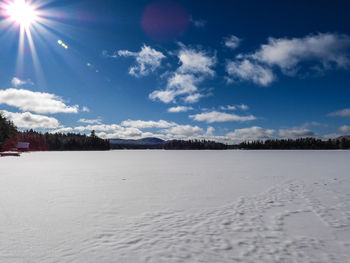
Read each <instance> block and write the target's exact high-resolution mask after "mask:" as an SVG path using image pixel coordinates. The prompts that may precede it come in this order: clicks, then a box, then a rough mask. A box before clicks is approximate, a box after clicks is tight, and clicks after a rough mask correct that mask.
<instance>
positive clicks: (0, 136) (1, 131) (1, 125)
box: [0, 112, 17, 150]
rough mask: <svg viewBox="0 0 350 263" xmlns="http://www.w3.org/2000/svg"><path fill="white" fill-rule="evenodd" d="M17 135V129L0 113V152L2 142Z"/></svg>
mask: <svg viewBox="0 0 350 263" xmlns="http://www.w3.org/2000/svg"><path fill="white" fill-rule="evenodd" d="M16 134H17V128H16V126H15V125H14V124H13V122H12V121H9V120H6V118H5V117H4V116H3V115H2V113H1V112H0V150H1V149H2V145H3V144H4V142H5V141H6V140H7V139H8V138H10V137H11V136H15V135H16Z"/></svg>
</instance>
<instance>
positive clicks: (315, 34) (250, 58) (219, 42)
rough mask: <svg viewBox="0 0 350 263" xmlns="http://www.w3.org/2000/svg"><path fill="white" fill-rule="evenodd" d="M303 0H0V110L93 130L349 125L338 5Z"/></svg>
mask: <svg viewBox="0 0 350 263" xmlns="http://www.w3.org/2000/svg"><path fill="white" fill-rule="evenodd" d="M305 2H306V1H224V0H222V1H188V0H187V1H170V0H162V1H141V0H139V1H116V0H101V1H92V0H84V1H78V0H69V1H66V0H58V1H45V0H40V1H32V2H30V1H24V0H6V1H1V9H2V21H1V23H0V26H1V33H0V43H1V47H2V48H1V51H2V52H0V66H1V69H2V70H1V71H0V110H2V111H3V113H4V114H5V116H6V117H8V118H9V119H12V120H13V121H14V122H15V124H16V125H17V126H18V127H19V128H20V129H29V128H33V129H36V130H40V131H49V132H56V131H60V132H81V133H90V131H91V130H92V129H94V130H96V132H97V134H98V135H99V136H101V137H103V138H134V139H137V138H141V137H148V136H157V137H160V138H164V139H174V138H207V139H213V140H219V141H225V142H229V143H233V142H239V141H242V140H253V139H267V138H298V137H305V136H314V137H319V138H332V137H336V136H340V135H344V134H350V123H349V120H350V102H349V98H350V88H349V84H350V74H349V72H350V71H349V69H350V32H349V31H350V19H349V18H348V17H347V16H348V15H347V10H349V7H350V6H349V5H350V4H348V3H347V1H332V2H331V1H307V2H308V3H305ZM14 3H15V4H18V3H19V4H18V5H14V6H13V4H14ZM23 6H25V8H24V11H23V10H20V11H21V12H22V11H23V12H22V13H20V14H21V16H16V15H17V13H18V7H20V9H21V8H22V7H23ZM9 7H10V8H9ZM13 7H15V8H13ZM11 8H12V9H11ZM26 8H27V9H28V10H29V11H28V10H27V9H26ZM13 10H15V11H13ZM16 10H17V11H16ZM28 12H29V15H28ZM31 12H32V13H31ZM30 15H32V16H30ZM23 17H24V18H28V17H29V18H28V20H30V21H29V22H28V23H27V21H26V20H25V21H24V20H23ZM21 30H22V31H24V33H23V34H22V35H21V33H20V32H21Z"/></svg>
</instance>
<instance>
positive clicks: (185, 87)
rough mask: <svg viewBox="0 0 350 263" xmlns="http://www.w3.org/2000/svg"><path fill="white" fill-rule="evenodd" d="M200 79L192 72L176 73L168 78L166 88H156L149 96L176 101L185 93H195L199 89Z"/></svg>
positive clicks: (164, 100)
mask: <svg viewBox="0 0 350 263" xmlns="http://www.w3.org/2000/svg"><path fill="white" fill-rule="evenodd" d="M199 82H200V79H198V78H196V77H195V76H194V75H191V74H178V73H175V74H174V75H172V76H171V77H170V78H169V79H168V85H167V87H166V89H165V90H155V91H153V92H152V93H151V94H150V95H149V97H150V99H152V100H156V99H159V100H160V101H162V102H164V103H170V102H175V98H176V97H177V96H180V95H185V94H189V95H192V94H195V93H196V92H197V91H198V88H197V84H198V83H199Z"/></svg>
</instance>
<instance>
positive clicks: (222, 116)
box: [190, 111, 256, 123]
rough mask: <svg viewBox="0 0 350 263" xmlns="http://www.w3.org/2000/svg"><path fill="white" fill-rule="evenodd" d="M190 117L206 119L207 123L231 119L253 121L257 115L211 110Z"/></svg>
mask: <svg viewBox="0 0 350 263" xmlns="http://www.w3.org/2000/svg"><path fill="white" fill-rule="evenodd" d="M190 118H192V119H193V120H195V121H204V122H207V123H213V122H231V121H240V122H244V121H252V120H255V119H256V117H255V116H253V115H247V116H239V115H237V114H233V113H225V112H218V111H211V112H204V113H199V114H195V115H190Z"/></svg>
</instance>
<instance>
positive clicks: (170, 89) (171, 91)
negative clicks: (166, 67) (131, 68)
mask: <svg viewBox="0 0 350 263" xmlns="http://www.w3.org/2000/svg"><path fill="white" fill-rule="evenodd" d="M180 46H181V49H180V51H179V52H178V54H177V56H178V58H179V62H180V64H181V65H180V67H179V68H178V69H177V70H176V71H175V72H173V73H172V74H167V75H168V76H169V77H168V81H167V86H166V88H165V89H163V90H155V91H153V92H152V93H151V94H149V98H150V99H152V100H160V101H162V102H164V103H170V102H176V100H175V99H176V97H178V96H184V97H183V100H184V101H185V102H188V103H195V102H197V101H198V100H199V99H200V98H201V97H203V96H204V95H202V94H201V93H200V92H199V90H198V85H199V84H200V83H201V82H203V81H204V80H205V78H207V77H212V76H214V75H215V71H214V70H213V69H212V68H213V67H214V66H215V64H216V56H210V55H208V54H207V53H206V52H204V51H202V50H195V49H191V48H187V47H185V46H184V45H182V44H180Z"/></svg>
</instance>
